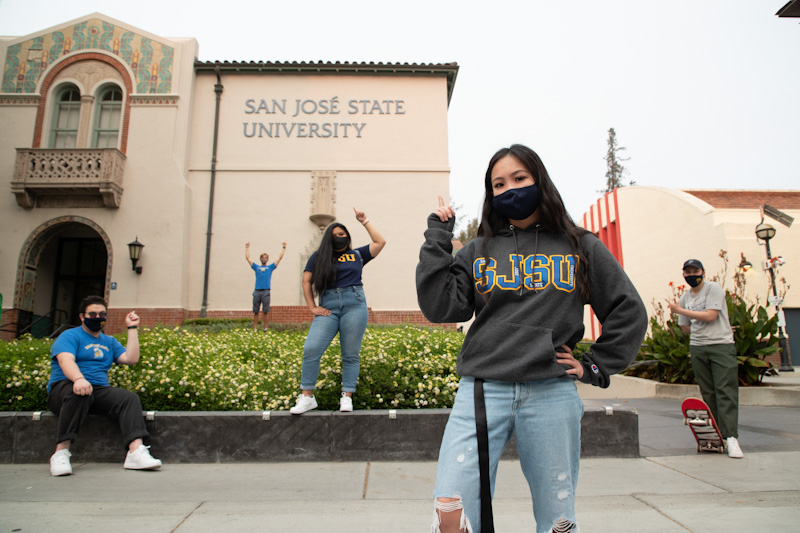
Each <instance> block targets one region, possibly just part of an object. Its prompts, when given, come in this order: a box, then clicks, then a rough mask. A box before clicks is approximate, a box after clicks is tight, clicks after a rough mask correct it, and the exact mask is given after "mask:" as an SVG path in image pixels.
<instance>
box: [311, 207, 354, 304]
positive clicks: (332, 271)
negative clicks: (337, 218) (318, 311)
mask: <svg viewBox="0 0 800 533" xmlns="http://www.w3.org/2000/svg"><path fill="white" fill-rule="evenodd" d="M335 228H342V229H343V230H344V232H345V233H346V234H347V246H346V247H345V249H346V250H349V249H350V248H351V246H350V244H351V240H350V232H349V231H347V228H346V227H344V225H343V224H339V223H338V222H334V223H333V224H331V225H330V226H328V227H327V228H325V233H323V234H322V242H320V243H319V248H317V252H316V253H317V257H316V259H314V269H313V270H312V271H311V287H312V288H313V289H314V293H315V294H322V293H323V292H325V289H327V288H329V287H333V286H334V285H336V255H335V254H334V249H333V230H334V229H335Z"/></svg>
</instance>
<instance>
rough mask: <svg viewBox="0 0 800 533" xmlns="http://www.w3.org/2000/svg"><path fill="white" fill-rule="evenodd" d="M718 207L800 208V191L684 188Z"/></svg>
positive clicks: (686, 191)
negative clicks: (768, 206)
mask: <svg viewBox="0 0 800 533" xmlns="http://www.w3.org/2000/svg"><path fill="white" fill-rule="evenodd" d="M683 192H685V193H688V194H691V195H692V196H696V197H697V198H699V199H701V200H703V201H704V202H706V203H708V204H709V205H711V206H712V207H716V208H717V209H759V208H760V207H761V206H763V205H764V204H768V205H771V206H772V207H775V208H777V209H800V191H730V190H729V191H725V190H699V191H693V190H684V191H683Z"/></svg>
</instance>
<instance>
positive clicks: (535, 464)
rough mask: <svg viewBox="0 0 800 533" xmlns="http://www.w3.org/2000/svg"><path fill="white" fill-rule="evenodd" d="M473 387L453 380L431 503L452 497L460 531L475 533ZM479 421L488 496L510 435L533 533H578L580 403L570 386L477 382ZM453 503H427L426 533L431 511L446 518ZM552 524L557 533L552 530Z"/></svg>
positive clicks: (477, 507)
mask: <svg viewBox="0 0 800 533" xmlns="http://www.w3.org/2000/svg"><path fill="white" fill-rule="evenodd" d="M474 383H475V380H474V379H473V378H470V377H463V378H461V381H460V384H459V388H458V393H457V394H456V400H455V403H454V405H453V410H452V411H451V413H450V418H449V419H448V421H447V427H446V428H445V432H444V437H442V446H441V449H440V450H439V465H438V469H437V472H436V489H435V490H434V498H460V499H461V504H462V505H463V510H462V512H463V515H464V516H465V517H466V522H465V521H463V520H462V527H463V529H464V530H465V531H471V532H474V533H478V532H480V531H481V523H480V517H481V512H480V473H479V470H478V441H477V437H476V432H475V406H474V391H473V386H474ZM483 388H484V396H485V403H486V421H487V423H488V426H489V473H490V478H491V489H492V495H494V487H495V478H496V477H497V465H498V462H499V461H500V455H501V454H502V453H503V449H504V448H505V447H506V444H508V441H509V439H510V438H511V435H512V434H513V435H514V436H515V439H516V442H517V451H518V452H519V461H520V465H521V467H522V472H523V474H524V475H525V479H526V480H527V481H528V486H529V487H530V491H531V497H532V498H533V514H534V517H535V518H536V531H537V533H548V532H549V531H552V530H554V529H555V531H578V529H577V523H576V520H575V490H576V488H577V486H578V468H579V463H580V452H581V417H582V416H583V402H582V401H581V399H580V398H579V397H578V392H577V388H576V386H575V382H574V381H573V380H571V379H565V378H557V379H550V380H544V381H528V382H521V383H510V382H500V381H485V382H484V384H483ZM459 507H460V506H459V505H458V504H455V505H453V504H450V505H445V506H444V507H442V506H438V510H437V504H435V507H434V509H435V510H434V525H433V527H432V529H431V530H432V531H438V526H437V524H438V523H439V522H438V514H437V513H438V512H439V511H442V510H444V511H453V510H456V509H457V508H459ZM554 525H556V526H558V528H561V529H558V528H554Z"/></svg>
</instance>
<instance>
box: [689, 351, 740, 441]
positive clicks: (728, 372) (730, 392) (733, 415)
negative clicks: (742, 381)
mask: <svg viewBox="0 0 800 533" xmlns="http://www.w3.org/2000/svg"><path fill="white" fill-rule="evenodd" d="M689 353H691V354H692V368H693V369H694V377H695V379H696V380H697V384H698V385H700V392H701V393H702V394H703V400H704V401H705V402H706V403H707V404H708V407H709V409H711V414H713V415H714V418H715V419H716V421H717V425H718V426H719V431H720V433H722V438H723V439H727V438H728V437H736V438H738V437H739V377H738V376H739V361H738V360H737V359H736V345H735V344H712V345H710V346H689Z"/></svg>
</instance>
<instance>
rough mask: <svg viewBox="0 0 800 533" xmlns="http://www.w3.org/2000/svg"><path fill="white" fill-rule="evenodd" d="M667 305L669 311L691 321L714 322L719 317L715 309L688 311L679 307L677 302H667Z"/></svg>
mask: <svg viewBox="0 0 800 533" xmlns="http://www.w3.org/2000/svg"><path fill="white" fill-rule="evenodd" d="M667 303H668V304H669V310H670V311H671V312H673V313H675V314H676V315H683V316H685V317H686V318H689V319H691V320H699V321H700V322H714V321H715V320H716V319H717V317H718V316H719V310H717V309H706V310H705V311H690V310H688V309H684V308H683V307H681V306H680V304H679V303H677V302H670V301H669V300H667Z"/></svg>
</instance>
